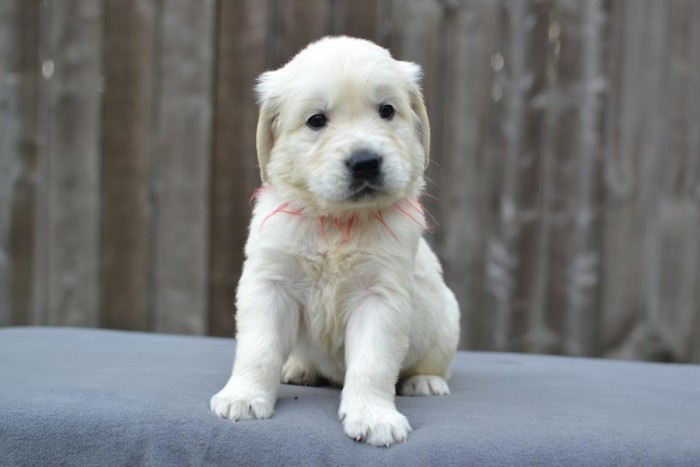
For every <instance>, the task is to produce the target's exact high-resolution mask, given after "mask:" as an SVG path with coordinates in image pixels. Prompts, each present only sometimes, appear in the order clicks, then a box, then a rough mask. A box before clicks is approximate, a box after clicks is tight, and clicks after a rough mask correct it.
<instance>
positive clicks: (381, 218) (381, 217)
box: [372, 211, 401, 245]
mask: <svg viewBox="0 0 700 467" xmlns="http://www.w3.org/2000/svg"><path fill="white" fill-rule="evenodd" d="M372 217H374V218H375V219H377V220H378V221H379V223H380V224H382V227H384V230H386V231H387V232H388V233H389V235H391V236H392V237H393V238H394V240H396V241H397V242H398V244H399V245H401V240H399V237H397V236H396V234H395V233H394V230H393V229H392V228H391V227H390V226H389V224H387V223H386V221H385V220H384V215H383V214H382V212H381V211H374V212H372Z"/></svg>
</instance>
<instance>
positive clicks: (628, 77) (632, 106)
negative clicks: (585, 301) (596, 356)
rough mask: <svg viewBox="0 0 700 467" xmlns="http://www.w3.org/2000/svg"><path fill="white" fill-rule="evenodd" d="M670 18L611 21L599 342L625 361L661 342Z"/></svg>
mask: <svg viewBox="0 0 700 467" xmlns="http://www.w3.org/2000/svg"><path fill="white" fill-rule="evenodd" d="M669 13H670V4H669V3H666V2H654V1H645V2H635V3H634V5H633V4H632V3H628V2H616V3H614V4H613V9H612V11H611V16H610V19H609V22H608V23H609V27H610V29H611V32H612V33H611V39H610V40H611V44H610V47H611V57H615V58H614V59H613V58H611V59H610V62H609V68H610V71H609V76H610V96H611V98H610V99H609V102H608V108H607V109H606V120H607V121H606V143H605V149H604V150H605V158H604V161H605V163H604V175H605V190H606V200H605V201H606V202H605V207H604V209H605V213H604V218H603V242H604V244H603V248H604V250H603V269H604V270H605V275H604V277H603V284H602V287H603V297H602V299H603V302H602V309H603V312H604V314H603V317H602V325H601V328H602V335H601V339H602V345H603V351H604V352H605V354H606V355H610V356H615V357H621V358H632V357H633V356H634V355H646V356H647V357H651V354H650V351H651V346H650V345H651V341H650V339H654V340H656V341H657V344H658V334H656V330H657V329H658V327H657V323H658V318H659V312H660V309H659V289H658V287H659V277H658V274H659V273H660V269H659V267H660V264H659V259H660V256H659V254H660V243H659V241H660V232H659V229H660V225H661V224H660V222H659V215H660V202H661V197H662V192H661V189H662V179H663V172H664V167H665V164H663V163H662V162H663V160H664V159H665V158H664V154H663V151H662V148H663V146H662V145H663V141H664V139H665V137H666V136H665V135H666V132H667V124H668V123H667V121H666V120H665V119H666V116H667V112H668V105H667V100H666V93H667V92H668V75H667V73H668V54H667V50H668V38H669V33H668V27H669ZM652 18H653V19H652Z"/></svg>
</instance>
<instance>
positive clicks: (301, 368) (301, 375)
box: [282, 359, 322, 386]
mask: <svg viewBox="0 0 700 467" xmlns="http://www.w3.org/2000/svg"><path fill="white" fill-rule="evenodd" d="M282 382H283V383H284V384H298V385H300V386H318V385H319V384H321V383H322V379H321V377H319V375H318V373H316V371H315V370H314V368H313V367H312V366H311V365H309V364H308V363H303V362H300V361H298V360H296V359H295V360H292V359H290V360H288V361H287V363H285V364H284V367H283V368H282Z"/></svg>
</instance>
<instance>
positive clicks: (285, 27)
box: [268, 0, 333, 69]
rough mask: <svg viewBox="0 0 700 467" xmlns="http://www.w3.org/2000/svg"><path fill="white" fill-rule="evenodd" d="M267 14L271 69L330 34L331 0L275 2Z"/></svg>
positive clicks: (269, 65) (279, 0) (269, 64)
mask: <svg viewBox="0 0 700 467" xmlns="http://www.w3.org/2000/svg"><path fill="white" fill-rule="evenodd" d="M271 14H272V15H273V16H272V17H271V20H272V22H271V24H272V29H271V30H270V31H269V36H268V37H269V39H270V40H271V47H272V52H271V53H270V57H269V59H270V61H269V63H268V67H269V68H271V69H273V68H278V67H280V66H282V65H284V64H285V63H287V62H288V61H289V60H290V59H291V58H292V57H294V55H296V54H297V53H298V52H299V51H300V50H301V49H303V48H304V47H305V46H306V45H307V44H308V43H309V42H312V41H315V40H317V39H320V38H321V37H323V36H325V35H327V34H329V33H330V32H331V31H330V28H331V25H332V18H333V9H332V2H331V0H295V1H293V2H288V1H285V0H276V1H275V8H273V9H271Z"/></svg>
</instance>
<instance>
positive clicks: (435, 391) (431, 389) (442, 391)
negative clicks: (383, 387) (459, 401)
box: [398, 375, 450, 396]
mask: <svg viewBox="0 0 700 467" xmlns="http://www.w3.org/2000/svg"><path fill="white" fill-rule="evenodd" d="M398 392H399V394H400V395H402V396H444V395H446V394H449V393H450V388H449V386H447V381H445V380H444V379H442V378H440V377H439V376H434V375H415V376H411V377H410V378H408V379H406V380H404V381H402V382H401V383H400V384H399V391H398Z"/></svg>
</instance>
